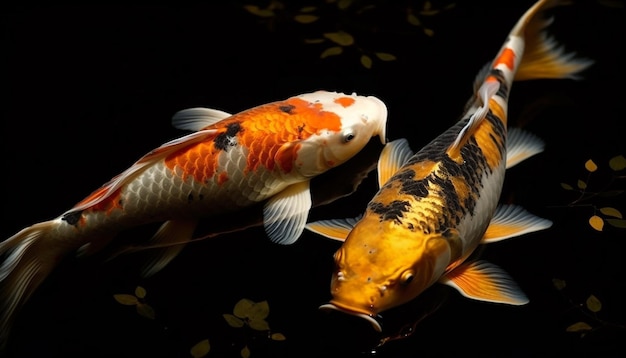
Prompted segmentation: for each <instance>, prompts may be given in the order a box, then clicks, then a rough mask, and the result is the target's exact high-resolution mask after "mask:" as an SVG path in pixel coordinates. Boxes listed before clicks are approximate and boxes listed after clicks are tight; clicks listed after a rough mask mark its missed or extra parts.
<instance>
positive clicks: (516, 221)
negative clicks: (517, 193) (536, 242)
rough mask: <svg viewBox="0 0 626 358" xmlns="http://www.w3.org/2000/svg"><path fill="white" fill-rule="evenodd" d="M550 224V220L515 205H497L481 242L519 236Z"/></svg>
mask: <svg viewBox="0 0 626 358" xmlns="http://www.w3.org/2000/svg"><path fill="white" fill-rule="evenodd" d="M550 226H552V221H550V220H547V219H542V218H540V217H538V216H535V215H533V214H531V213H529V212H528V211H526V210H524V208H522V207H521V206H517V205H499V206H498V208H497V209H496V212H495V214H494V215H493V218H492V219H491V222H490V223H489V227H487V231H486V232H485V235H484V236H483V238H482V241H481V243H482V244H489V243H492V242H497V241H500V240H505V239H508V238H511V237H516V236H521V235H524V234H528V233H531V232H535V231H540V230H545V229H547V228H549V227H550Z"/></svg>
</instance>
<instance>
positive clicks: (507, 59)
mask: <svg viewBox="0 0 626 358" xmlns="http://www.w3.org/2000/svg"><path fill="white" fill-rule="evenodd" d="M515 57H516V56H515V51H513V50H512V49H510V48H505V49H504V50H503V51H502V53H501V54H500V56H498V58H497V59H496V60H495V61H494V63H493V66H494V67H495V66H497V65H498V64H501V63H502V64H504V65H506V67H508V68H509V69H510V70H513V66H515Z"/></svg>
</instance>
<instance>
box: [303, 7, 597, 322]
mask: <svg viewBox="0 0 626 358" xmlns="http://www.w3.org/2000/svg"><path fill="white" fill-rule="evenodd" d="M557 4H558V1H550V0H541V1H538V2H537V3H535V5H534V6H532V7H531V8H530V9H529V10H527V12H526V13H525V14H524V15H523V16H522V17H521V18H520V20H519V21H518V22H517V24H516V25H515V27H514V28H513V29H512V31H511V32H510V34H509V36H508V37H507V39H506V41H505V42H504V44H503V46H502V47H501V49H500V50H499V52H498V54H497V55H496V57H495V58H494V60H493V61H491V62H490V63H489V64H487V65H486V66H485V67H484V68H483V69H482V70H481V71H480V72H479V73H478V75H477V77H476V81H475V85H474V96H472V98H471V99H470V100H469V102H468V104H467V105H466V109H465V112H464V114H463V115H462V117H461V119H460V120H459V121H458V122H456V124H454V125H453V126H452V127H451V128H449V129H448V130H446V131H445V132H443V133H442V134H441V135H439V136H438V137H437V138H435V139H434V140H433V141H431V142H430V143H429V144H427V145H426V146H425V147H423V148H422V149H421V150H420V151H418V152H417V153H415V154H414V153H413V152H412V151H411V150H410V148H409V147H408V142H407V141H406V139H398V140H395V141H393V142H390V143H388V144H387V145H386V146H385V148H384V149H383V151H382V152H381V156H380V159H379V163H378V181H379V186H380V187H379V190H378V192H377V193H376V194H375V196H374V197H373V198H372V199H371V201H370V202H369V203H368V205H367V208H366V210H365V212H364V213H363V214H362V215H360V216H359V217H357V218H349V219H337V220H321V221H316V222H311V223H308V224H307V227H306V228H307V229H308V230H310V231H313V232H315V233H318V234H321V235H324V236H326V237H329V238H333V239H337V240H345V241H343V243H342V245H341V247H340V248H339V249H338V250H337V251H336V253H335V254H334V260H335V266H336V270H335V272H334V273H333V276H332V280H331V295H332V299H331V300H330V302H329V303H328V304H325V305H322V306H321V307H320V308H322V309H336V310H339V311H342V312H346V313H349V314H352V315H356V316H360V317H363V318H365V319H366V320H367V321H369V322H370V323H371V324H372V325H373V327H374V328H375V329H376V330H377V331H381V330H382V327H381V324H380V323H379V321H378V319H377V318H379V314H380V312H382V311H385V310H388V309H390V308H393V307H397V306H399V305H402V304H404V303H407V302H409V301H411V300H413V299H415V298H416V297H418V296H419V295H420V294H421V293H423V292H424V291H425V290H426V289H427V288H429V287H430V286H432V285H433V284H435V283H436V282H439V283H443V284H447V285H449V286H452V287H454V288H455V289H456V290H458V291H459V292H460V293H461V294H462V295H463V296H466V297H468V298H471V299H475V300H480V301H487V302H496V303H503V304H511V305H523V304H525V303H527V302H528V298H527V297H526V296H525V294H524V293H523V292H522V291H521V290H520V288H519V287H518V285H517V284H516V283H515V282H514V281H513V280H512V278H511V277H510V276H509V275H508V274H507V273H506V272H504V271H503V270H502V269H500V268H499V267H497V266H495V265H493V264H491V263H489V262H487V261H484V260H475V259H474V258H473V257H472V259H470V260H468V258H469V257H470V255H471V254H472V253H473V252H474V251H475V249H476V248H477V247H478V246H479V245H480V244H486V243H491V242H496V241H499V240H504V239H508V238H511V237H515V236H520V235H523V234H527V233H530V232H534V231H538V230H544V229H547V228H549V227H550V226H551V224H552V222H551V221H549V220H546V219H542V218H539V217H536V216H534V215H532V214H531V213H529V212H527V211H526V210H524V209H522V208H521V207H519V206H515V205H498V204H499V198H500V194H501V191H502V185H503V180H504V176H505V171H506V169H507V168H510V167H512V166H514V165H516V164H518V163H519V162H521V161H523V160H525V159H527V158H529V157H531V156H533V155H535V154H537V153H540V152H541V151H542V150H543V147H544V144H543V142H542V141H541V140H540V139H539V138H537V137H535V136H534V135H531V134H530V133H527V132H524V131H522V130H519V129H515V128H511V129H509V130H507V103H508V97H509V92H510V89H511V86H512V84H513V81H514V80H530V79H540V78H572V79H575V78H577V76H576V75H577V74H578V73H579V72H581V71H583V70H584V69H586V68H587V67H588V66H590V65H591V61H589V60H584V59H576V58H574V55H573V54H571V53H564V51H563V50H562V48H560V47H558V46H557V43H556V42H555V41H553V40H552V39H550V38H548V37H547V36H546V35H545V33H544V28H545V27H546V26H547V25H548V24H549V23H550V20H546V19H545V18H543V17H542V16H541V15H542V13H543V12H544V10H546V9H549V8H551V7H553V6H555V5H557Z"/></svg>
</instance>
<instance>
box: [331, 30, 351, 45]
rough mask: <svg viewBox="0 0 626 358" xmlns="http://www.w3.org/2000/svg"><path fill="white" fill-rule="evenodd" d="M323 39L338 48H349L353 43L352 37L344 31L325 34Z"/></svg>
mask: <svg viewBox="0 0 626 358" xmlns="http://www.w3.org/2000/svg"><path fill="white" fill-rule="evenodd" d="M324 37H326V38H327V39H329V40H330V41H332V42H334V43H336V44H337V45H340V46H350V45H352V44H353V43H354V37H352V35H350V34H349V33H347V32H345V31H337V32H327V33H325V34H324Z"/></svg>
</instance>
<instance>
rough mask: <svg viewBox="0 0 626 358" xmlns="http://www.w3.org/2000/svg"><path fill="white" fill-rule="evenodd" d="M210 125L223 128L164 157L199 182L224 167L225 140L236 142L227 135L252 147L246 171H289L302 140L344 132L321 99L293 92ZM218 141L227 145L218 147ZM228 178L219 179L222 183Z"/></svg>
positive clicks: (337, 118)
mask: <svg viewBox="0 0 626 358" xmlns="http://www.w3.org/2000/svg"><path fill="white" fill-rule="evenodd" d="M237 126H240V127H237ZM206 129H217V130H218V132H217V133H216V134H215V135H213V136H211V137H209V138H207V139H206V140H205V141H203V142H201V143H197V144H195V145H192V146H189V147H187V148H183V149H181V150H180V151H179V152H177V153H175V154H173V155H170V156H169V157H168V158H166V160H165V165H166V166H167V167H168V168H169V169H170V170H172V171H174V169H175V168H180V169H181V170H182V175H183V178H184V179H186V178H187V177H193V178H194V179H195V180H197V181H199V182H204V181H207V180H210V179H212V178H213V177H214V176H215V175H216V173H217V171H218V170H219V168H218V157H219V155H220V154H221V153H222V151H228V150H230V149H231V148H229V145H230V144H224V143H229V141H231V138H224V136H229V135H230V136H233V138H232V142H233V143H236V144H234V145H241V146H243V147H244V148H246V149H247V150H248V154H247V161H246V171H247V172H249V171H256V170H258V169H260V168H265V169H266V170H269V171H272V170H275V169H276V165H278V168H279V169H280V170H281V171H283V172H285V173H289V172H291V171H292V170H293V167H294V163H295V161H296V158H297V156H298V150H299V149H300V147H301V146H300V144H298V142H299V141H301V140H305V139H307V138H309V137H310V136H312V135H314V134H317V133H320V132H322V131H334V132H338V131H340V130H341V118H340V117H339V116H338V115H337V114H335V113H333V112H328V111H324V110H323V106H322V104H321V103H318V102H308V101H305V100H302V99H300V98H295V97H294V98H290V99H288V100H286V101H280V102H274V103H269V104H266V105H263V106H259V107H256V108H252V109H250V110H247V111H244V112H241V113H239V114H236V115H233V116H232V117H229V118H228V119H225V120H223V121H220V122H218V123H216V124H214V125H212V126H208V127H206ZM217 141H219V142H220V143H221V146H224V148H222V147H221V146H219V147H218V146H217V145H216V142H217ZM222 141H223V142H222ZM223 179H224V178H217V180H218V181H220V182H223Z"/></svg>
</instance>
